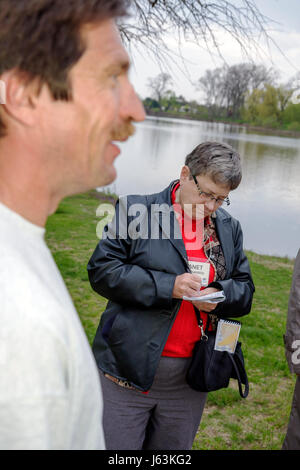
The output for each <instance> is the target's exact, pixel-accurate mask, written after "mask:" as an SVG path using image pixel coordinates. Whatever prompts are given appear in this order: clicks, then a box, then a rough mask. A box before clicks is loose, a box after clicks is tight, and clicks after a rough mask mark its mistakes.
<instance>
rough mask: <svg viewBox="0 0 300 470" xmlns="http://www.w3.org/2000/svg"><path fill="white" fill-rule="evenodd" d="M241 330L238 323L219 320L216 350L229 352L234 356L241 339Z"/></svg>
mask: <svg viewBox="0 0 300 470" xmlns="http://www.w3.org/2000/svg"><path fill="white" fill-rule="evenodd" d="M240 330H241V324H240V322H238V321H233V320H223V319H221V320H219V322H218V327H217V333H216V341H215V350H216V351H228V352H229V353H231V354H234V352H235V348H236V345H237V342H238V339H239V334H240Z"/></svg>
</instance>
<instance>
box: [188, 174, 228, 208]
mask: <svg viewBox="0 0 300 470" xmlns="http://www.w3.org/2000/svg"><path fill="white" fill-rule="evenodd" d="M192 177H193V180H194V182H195V184H196V186H197V189H198V192H199V196H200V197H202V199H204V200H206V201H208V200H211V201H215V203H216V204H218V206H221V205H222V204H224V203H225V204H226V205H227V206H229V205H230V200H229V197H225V198H222V197H218V198H217V197H214V196H213V195H212V194H210V193H205V192H204V191H202V189H201V188H200V186H199V183H198V181H197V178H196V176H195V175H192Z"/></svg>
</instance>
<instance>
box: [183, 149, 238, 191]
mask: <svg viewBox="0 0 300 470" xmlns="http://www.w3.org/2000/svg"><path fill="white" fill-rule="evenodd" d="M185 164H186V165H187V166H188V167H189V169H190V172H191V175H194V176H197V175H207V176H209V177H210V178H211V179H212V180H213V181H214V183H216V184H222V185H223V184H224V185H227V186H228V187H229V188H230V190H233V189H236V188H237V187H238V185H239V184H240V182H241V179H242V165H241V158H240V155H239V153H238V152H237V151H236V150H234V149H233V148H232V147H231V146H230V145H227V144H221V143H219V142H203V143H202V144H200V145H198V146H197V147H196V148H194V150H193V151H192V152H191V153H190V154H189V155H187V157H186V159H185Z"/></svg>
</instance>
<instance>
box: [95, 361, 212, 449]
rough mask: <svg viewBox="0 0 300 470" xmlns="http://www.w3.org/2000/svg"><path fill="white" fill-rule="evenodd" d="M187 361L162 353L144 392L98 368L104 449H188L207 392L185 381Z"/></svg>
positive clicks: (194, 434) (198, 422)
mask: <svg viewBox="0 0 300 470" xmlns="http://www.w3.org/2000/svg"><path fill="white" fill-rule="evenodd" d="M137 360H138V359H137ZM189 363H190V359H186V358H172V357H162V358H161V360H160V363H159V366H158V370H157V373H156V375H155V379H154V382H153V385H152V387H151V389H150V391H149V392H148V393H147V394H144V393H142V392H139V391H136V390H129V389H126V388H124V387H121V386H120V385H118V384H116V383H114V382H112V381H111V380H110V379H108V378H106V377H104V375H103V373H102V372H100V378H101V383H102V391H103V398H104V412H103V426H104V434H105V441H106V448H107V449H108V450H190V449H191V447H192V444H193V441H194V439H195V436H196V433H197V430H198V427H199V424H200V421H201V417H202V413H203V408H204V405H205V401H206V396H207V394H206V393H202V392H197V391H195V390H193V389H191V388H190V387H189V386H188V384H187V383H186V380H185V376H186V371H187V368H188V366H189Z"/></svg>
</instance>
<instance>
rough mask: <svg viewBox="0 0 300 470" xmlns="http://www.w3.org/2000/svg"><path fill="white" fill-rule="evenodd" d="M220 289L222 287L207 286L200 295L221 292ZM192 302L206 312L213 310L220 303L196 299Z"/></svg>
mask: <svg viewBox="0 0 300 470" xmlns="http://www.w3.org/2000/svg"><path fill="white" fill-rule="evenodd" d="M219 290H220V289H216V288H215V287H207V288H206V289H203V290H202V291H201V292H200V293H199V297H200V296H203V295H208V294H213V293H214V292H219ZM192 304H193V305H195V307H196V308H197V309H198V310H202V311H204V312H212V311H213V310H214V309H215V308H216V306H217V305H218V304H211V303H209V302H201V300H194V301H193V302H192Z"/></svg>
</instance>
